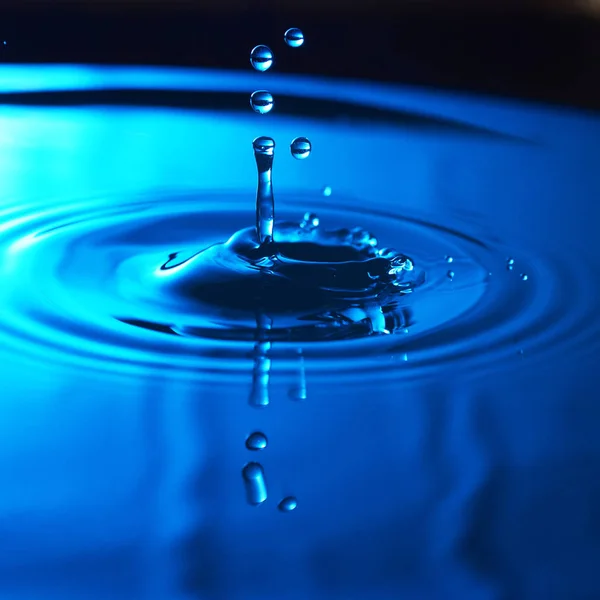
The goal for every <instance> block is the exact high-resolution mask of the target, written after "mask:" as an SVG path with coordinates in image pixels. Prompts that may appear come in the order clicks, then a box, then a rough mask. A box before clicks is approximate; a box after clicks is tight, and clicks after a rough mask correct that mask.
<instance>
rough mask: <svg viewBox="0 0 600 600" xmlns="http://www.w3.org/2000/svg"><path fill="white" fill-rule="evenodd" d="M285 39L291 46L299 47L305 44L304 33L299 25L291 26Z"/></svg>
mask: <svg viewBox="0 0 600 600" xmlns="http://www.w3.org/2000/svg"><path fill="white" fill-rule="evenodd" d="M283 39H284V40H285V43H286V44H287V45H288V46H290V47H291V48H298V47H299V46H302V44H304V34H303V33H302V32H301V31H300V30H299V29H298V28H297V27H291V28H290V29H288V30H287V31H286V32H285V34H284V36H283Z"/></svg>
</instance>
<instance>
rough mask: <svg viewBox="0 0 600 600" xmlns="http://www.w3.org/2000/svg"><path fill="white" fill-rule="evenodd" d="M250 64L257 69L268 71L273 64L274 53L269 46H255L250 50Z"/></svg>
mask: <svg viewBox="0 0 600 600" xmlns="http://www.w3.org/2000/svg"><path fill="white" fill-rule="evenodd" d="M250 64H251V65H252V66H253V67H254V68H255V69H256V70H257V71H262V72H264V71H268V70H269V69H270V68H271V66H272V65H273V53H272V52H271V49H270V48H268V47H267V46H255V47H254V48H252V52H250Z"/></svg>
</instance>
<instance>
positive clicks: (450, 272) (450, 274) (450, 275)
mask: <svg viewBox="0 0 600 600" xmlns="http://www.w3.org/2000/svg"><path fill="white" fill-rule="evenodd" d="M447 275H448V279H454V271H448V273H447Z"/></svg>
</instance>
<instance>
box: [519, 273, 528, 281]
mask: <svg viewBox="0 0 600 600" xmlns="http://www.w3.org/2000/svg"><path fill="white" fill-rule="evenodd" d="M520 277H521V279H522V280H523V281H527V280H528V279H529V277H528V276H527V274H526V273H521V275H520Z"/></svg>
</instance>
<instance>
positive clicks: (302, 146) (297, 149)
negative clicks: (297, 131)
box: [290, 137, 312, 160]
mask: <svg viewBox="0 0 600 600" xmlns="http://www.w3.org/2000/svg"><path fill="white" fill-rule="evenodd" d="M290 150H291V151H292V156H293V157H294V158H297V159H298V160H303V159H305V158H308V157H309V156H310V152H311V150H312V145H311V143H310V140H309V139H308V138H305V137H297V138H295V139H293V140H292V143H291V144H290Z"/></svg>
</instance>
